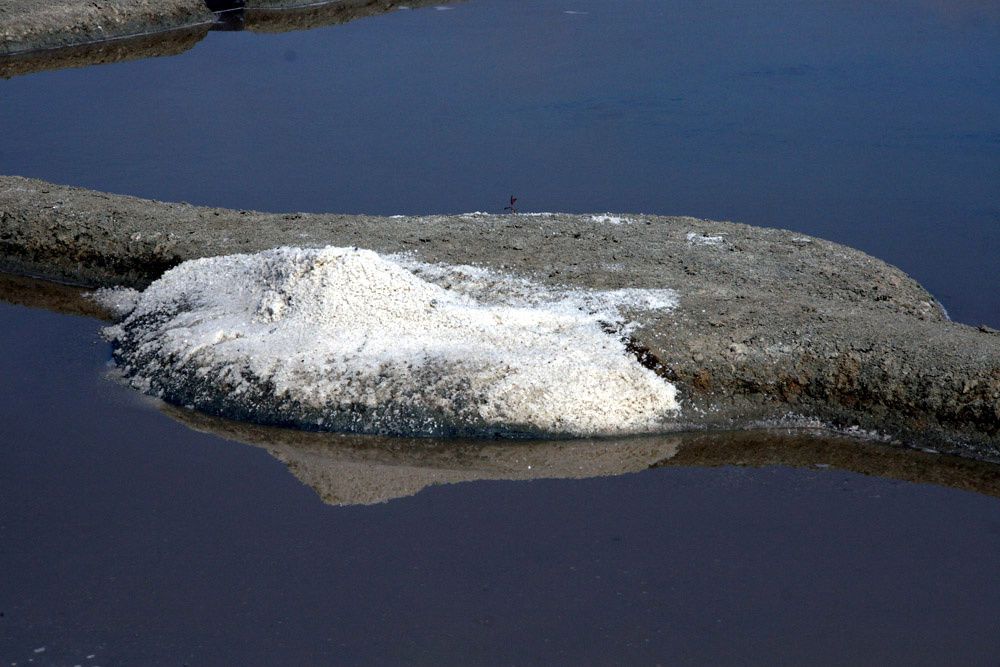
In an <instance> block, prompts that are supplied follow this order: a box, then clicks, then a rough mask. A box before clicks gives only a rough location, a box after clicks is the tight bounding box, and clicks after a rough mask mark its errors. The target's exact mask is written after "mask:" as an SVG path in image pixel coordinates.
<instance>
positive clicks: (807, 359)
mask: <svg viewBox="0 0 1000 667" xmlns="http://www.w3.org/2000/svg"><path fill="white" fill-rule="evenodd" d="M282 245H295V246H306V247H321V246H325V245H336V246H359V247H362V248H369V249H373V250H376V251H379V252H388V253H398V252H409V253H412V255H413V257H414V258H416V259H419V260H421V261H424V262H444V263H448V264H477V265H480V266H483V267H486V268H490V269H493V270H497V271H504V272H509V273H511V274H515V275H519V276H524V277H526V278H530V279H532V280H535V281H538V282H540V283H547V284H550V285H552V286H555V287H558V286H570V287H579V288H585V289H601V290H610V289H621V288H627V287H643V288H652V289H661V288H662V289H674V290H676V291H677V292H678V295H679V305H678V306H677V308H676V309H674V310H672V311H670V312H645V313H638V314H637V316H636V319H637V321H638V327H637V328H636V329H635V330H634V332H633V333H632V335H631V339H630V340H629V343H628V348H629V350H630V352H631V353H632V354H634V355H635V356H636V357H637V358H639V359H640V360H641V361H642V362H643V363H644V364H646V365H647V366H648V367H650V368H653V369H655V371H656V372H657V373H659V374H660V375H661V376H662V377H663V378H664V379H665V380H667V381H669V382H672V383H674V384H675V385H676V386H677V388H678V392H679V396H680V397H681V400H682V405H683V408H682V417H681V418H680V419H679V420H678V422H677V424H676V427H677V428H678V429H681V428H717V429H734V428H745V427H752V426H760V425H766V424H774V423H787V422H788V420H789V419H791V420H793V421H794V423H807V422H808V420H818V421H819V422H822V423H825V424H830V425H832V426H834V427H838V428H845V429H850V428H858V429H863V430H868V431H875V432H878V433H880V434H882V435H884V436H885V437H886V438H887V439H890V440H895V441H898V442H901V443H904V444H909V445H914V446H923V447H933V448H935V449H938V450H941V451H947V452H951V453H957V454H962V455H965V456H969V457H973V458H979V459H984V460H994V461H998V460H1000V336H998V335H996V334H995V333H992V332H990V331H988V330H979V329H977V328H974V327H969V326H965V325H961V324H956V323H953V322H949V321H948V320H947V318H946V317H945V315H944V314H943V310H942V309H941V307H940V306H939V304H937V302H936V301H935V300H934V298H933V297H932V296H931V295H930V294H928V293H927V292H926V291H925V290H924V289H922V288H921V287H920V286H919V285H918V284H917V283H916V282H915V281H913V280H912V279H910V278H909V277H907V276H906V275H905V274H903V273H902V272H901V271H899V270H898V269H896V268H894V267H892V266H889V265H887V264H885V263H884V262H881V261H879V260H877V259H875V258H873V257H870V256H868V255H866V254H864V253H862V252H859V251H857V250H853V249H851V248H847V247H844V246H841V245H838V244H834V243H830V242H827V241H823V240H820V239H815V238H810V237H805V236H802V235H800V234H796V233H793V232H789V231H783V230H777V229H764V228H755V227H749V226H746V225H739V224H734V223H728V222H712V221H705V220H696V219H693V218H680V217H660V216H645V215H562V214H544V215H518V216H501V215H485V214H467V215H451V216H428V217H391V218H379V217H370V216H343V215H312V214H299V213H288V214H268V213H257V212H252V211H234V210H227V209H213V208H203V207H195V206H190V205H187V204H169V203H163V202H153V201H148V200H142V199H137V198H133V197H124V196H116V195H109V194H104V193H98V192H93V191H87V190H82V189H77V188H69V187H64V186H58V185H53V184H49V183H45V182H42V181H37V180H31V179H25V178H20V177H0V263H2V266H3V268H4V269H5V270H8V271H16V272H20V273H30V274H35V275H40V276H44V277H47V278H51V279H58V280H66V281H74V282H79V283H83V284H87V285H94V286H98V285H117V284H123V285H130V286H136V287H143V286H145V285H147V284H149V283H150V282H151V281H152V280H154V279H156V278H157V277H158V276H159V275H161V274H162V273H163V272H164V271H165V270H167V269H168V268H170V267H172V266H175V265H177V264H179V263H180V262H182V261H184V260H187V259H192V258H196V257H206V256H213V255H224V254H232V253H240V252H253V251H258V250H263V249H267V248H272V247H277V246H282Z"/></svg>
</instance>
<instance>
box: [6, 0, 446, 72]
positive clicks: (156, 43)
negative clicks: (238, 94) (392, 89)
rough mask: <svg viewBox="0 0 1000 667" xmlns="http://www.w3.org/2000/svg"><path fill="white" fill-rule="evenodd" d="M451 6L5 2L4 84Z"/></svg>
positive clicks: (369, 0) (360, 1) (418, 0)
mask: <svg viewBox="0 0 1000 667" xmlns="http://www.w3.org/2000/svg"><path fill="white" fill-rule="evenodd" d="M451 1H454V0H436V1H435V2H429V1H428V0H413V1H411V2H404V1H403V0H341V1H334V2H318V3H317V2H302V1H299V2H292V1H287V0H285V1H282V0H248V1H247V2H245V3H244V2H240V1H229V0H219V1H217V2H207V3H206V2H205V0H157V1H155V2H154V1H153V0H95V1H93V2H69V1H68V0H59V1H56V2H34V1H32V0H0V78H10V77H14V76H20V75H24V74H32V73H35V72H42V71H48V70H55V69H63V68H67V67H85V66H89V65H99V64H106V63H113V62H122V61H126V60H138V59H140V58H151V57H156V56H172V55H178V54H180V53H183V52H185V51H187V50H188V49H191V48H193V47H194V46H195V44H197V43H198V42H199V41H201V40H202V39H203V38H204V37H205V36H206V35H207V34H208V32H209V31H210V30H213V29H222V30H233V29H237V30H252V31H255V32H288V31H291V30H306V29H311V28H319V27H324V26H329V25H338V24H342V23H347V22H349V21H354V20H356V19H361V18H366V17H370V16H376V15H379V14H385V13H387V12H391V11H395V10H398V9H401V8H414V9H415V8H418V7H425V6H430V5H442V4H448V2H451ZM210 6H211V7H213V8H217V9H225V8H230V7H232V8H234V9H229V10H228V11H222V12H213V11H211V10H210V9H209V7H210Z"/></svg>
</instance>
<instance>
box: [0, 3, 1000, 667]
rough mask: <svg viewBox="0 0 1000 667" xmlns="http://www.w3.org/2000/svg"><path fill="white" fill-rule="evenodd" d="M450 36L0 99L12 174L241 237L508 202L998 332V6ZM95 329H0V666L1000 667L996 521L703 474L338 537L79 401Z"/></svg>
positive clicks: (316, 515) (276, 44) (500, 504)
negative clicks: (111, 197)
mask: <svg viewBox="0 0 1000 667" xmlns="http://www.w3.org/2000/svg"><path fill="white" fill-rule="evenodd" d="M449 7H450V9H449V10H448V11H437V10H434V9H427V10H420V11H410V12H396V13H393V14H391V15H388V16H383V17H377V18H372V19H366V20H363V21H358V22H355V23H351V24H348V25H344V26H333V27H329V28H322V29H316V30H311V31H306V32H295V33H288V34H281V35H256V34H249V33H225V34H212V35H210V36H209V37H208V38H206V39H205V40H204V41H202V42H201V43H199V44H198V45H197V46H196V47H195V48H194V49H192V50H191V51H189V52H187V53H184V54H182V55H179V56H175V57H171V58H161V59H153V60H147V61H141V62H133V63H122V64H117V65H108V66H102V67H93V68H88V69H82V70H65V71H56V72H47V73H41V74H34V75H30V76H23V77H18V78H14V79H11V80H9V81H0V128H2V131H0V172H3V173H15V174H21V175H26V176H34V177H39V178H45V179H48V180H51V181H56V182H61V183H68V184H73V185H80V186H86V187H92V188H97V189H102V190H109V191H115V192H122V193H127V194H135V195H141V196H148V197H155V198H160V199H167V200H185V201H190V202H194V203H199V204H212V205H222V206H232V207H243V208H257V209H262V210H309V211H358V212H367V213H386V214H392V213H428V212H460V211H471V210H498V209H500V208H501V207H502V206H503V205H504V203H506V202H505V200H506V197H507V196H508V195H509V194H510V193H512V192H513V193H515V194H517V195H518V196H519V198H520V202H519V203H520V204H521V205H522V208H523V209H524V210H563V211H605V210H610V211H644V212H654V213H665V214H689V215H696V216H702V217H714V218H726V219H733V220H739V221H744V222H750V223H754V224H766V225H773V226H780V227H786V228H791V229H796V230H800V231H802V232H806V233H810V234H815V235H818V236H822V237H825V238H829V239H833V240H836V241H840V242H843V243H847V244H849V245H853V246H856V247H860V248H862V249H864V250H867V251H869V252H871V253H873V254H875V255H876V256H878V257H881V258H883V259H886V260H888V261H890V262H892V263H895V264H897V265H899V266H901V267H902V268H904V269H905V270H906V271H908V272H910V273H911V274H913V275H914V276H916V277H917V278H918V279H919V280H920V281H921V282H922V283H924V284H925V285H926V286H927V287H928V288H929V289H931V291H932V292H934V293H935V294H936V295H937V296H938V297H939V298H940V299H941V300H942V301H943V302H944V303H945V305H946V306H947V307H948V308H949V310H950V311H951V313H952V315H953V316H954V317H955V318H956V319H959V320H962V321H967V322H971V323H976V324H978V323H980V322H985V323H988V324H992V325H993V326H1000V290H997V284H998V278H1000V273H998V271H1000V270H998V262H997V257H998V256H1000V177H998V174H1000V120H998V119H1000V114H998V113H997V111H998V109H1000V12H998V11H997V10H996V8H995V5H994V4H993V3H977V2H948V3H945V2H941V3H935V2H931V1H929V0H928V1H926V2H906V3H902V2H900V3H893V2H886V3H867V2H841V3H815V2H805V3H784V2H766V3H754V4H753V6H752V7H751V5H750V4H739V3H737V4H735V5H734V4H733V3H682V2H652V1H648V2H646V1H635V2H619V3H610V2H598V1H596V0H594V1H587V0H574V1H569V0H566V1H563V0H549V1H547V2H501V1H499V0H496V1H491V0H474V1H473V2H469V3H466V4H460V5H449ZM567 12H574V13H567ZM99 327H100V323H99V322H98V321H97V320H94V319H89V318H84V317H76V316H71V315H66V314H56V313H51V312H45V311H42V310H38V309H29V308H25V307H22V306H14V305H5V304H0V350H3V354H2V355H0V378H2V382H0V425H2V428H0V572H3V573H4V576H2V577H0V614H2V615H0V659H2V660H4V661H6V662H5V663H4V664H9V663H11V662H18V664H25V663H26V662H27V660H28V659H33V660H34V664H77V663H80V664H105V665H107V664H174V665H177V664H184V663H189V664H275V663H279V662H281V663H290V664H309V663H313V664H315V663H317V662H346V663H358V662H364V663H371V662H388V661H392V662H396V661H401V660H409V661H413V662H418V663H437V662H450V663H453V662H474V663H523V662H542V661H556V662H561V663H579V662H591V663H612V662H614V663H640V664H641V663H648V664H652V663H654V662H657V661H660V662H665V663H678V662H680V663H701V664H704V663H718V664H746V663H774V662H791V663H806V662H809V663H818V664H887V663H888V664H983V665H986V664H992V663H994V662H995V659H996V656H997V655H1000V627H998V623H997V619H998V618H1000V569H998V568H997V567H996V566H995V564H996V556H997V554H998V553H1000V500H997V498H996V497H993V496H988V495H984V494H979V493H972V492H968V491H960V490H956V489H953V488H945V487H941V486H931V485H927V484H914V483H904V482H897V481H891V480H888V479H885V478H880V477H865V476H861V475H857V474H853V473H849V472H843V471H839V470H835V469H828V468H817V467H812V468H804V469H803V468H799V469H793V468H789V467H784V466H770V467H764V468H735V467H721V468H707V467H697V466H694V467H680V468H657V469H652V470H647V471H644V472H640V473H635V474H628V475H623V476H617V477H603V478H596V479H587V480H535V481H530V482H510V481H478V482H466V483H462V484H454V485H441V486H431V487H429V488H427V489H425V490H423V491H420V492H419V493H417V494H416V495H413V496H408V497H403V498H398V499H395V500H392V501H390V502H387V503H385V504H378V505H373V506H354V507H351V506H342V507H341V506H331V505H326V504H324V503H323V502H321V500H320V498H319V497H318V496H317V494H316V493H315V492H314V491H313V490H312V489H311V488H309V487H308V486H306V485H304V484H302V483H301V482H300V481H299V480H298V479H297V478H296V477H294V476H292V475H290V474H288V471H287V470H286V467H285V465H284V464H283V463H281V462H280V461H278V460H276V459H275V458H273V457H272V456H270V455H269V454H268V453H267V452H266V451H264V450H263V449H259V448H253V447H245V446H240V445H237V444H234V443H232V442H230V441H226V440H223V439H221V438H219V437H218V436H215V435H212V434H210V433H201V432H196V431H193V430H191V429H190V428H188V427H187V426H185V425H183V424H181V423H179V422H177V421H175V420H174V419H171V418H170V417H168V416H167V415H165V414H164V413H162V412H160V411H158V410H156V409H155V408H153V407H151V406H149V405H148V404H146V403H144V402H142V401H140V400H138V399H137V398H136V397H135V396H133V395H132V394H131V393H130V392H128V391H126V390H125V389H123V388H120V387H118V386H117V385H115V384H114V383H112V382H109V381H107V380H106V379H104V368H105V363H106V360H107V358H108V350H107V347H106V345H105V344H104V343H103V342H101V341H100V340H99V338H98V336H97V331H98V329H99ZM42 647H44V648H45V651H42V652H39V653H35V651H36V649H39V648H42ZM88 655H94V656H95V657H94V658H93V659H91V660H87V659H86V657H87V656H88Z"/></svg>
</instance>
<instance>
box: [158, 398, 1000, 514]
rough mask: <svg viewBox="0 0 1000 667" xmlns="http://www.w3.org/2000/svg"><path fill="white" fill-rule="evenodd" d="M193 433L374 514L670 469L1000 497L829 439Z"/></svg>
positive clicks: (958, 471) (207, 422)
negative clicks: (518, 484) (379, 508)
mask: <svg viewBox="0 0 1000 667" xmlns="http://www.w3.org/2000/svg"><path fill="white" fill-rule="evenodd" d="M161 409H162V411H163V412H164V414H166V415H168V416H170V417H171V418H173V419H176V420H177V421H180V422H182V423H183V424H185V425H186V426H188V427H190V428H192V429H194V430H196V431H199V432H204V433H211V434H212V435H216V436H218V437H221V438H225V439H227V440H234V441H237V442H242V443H245V444H249V445H253V446H255V447H260V448H262V449H264V450H266V451H267V452H268V453H269V454H271V456H273V457H275V458H276V459H278V460H279V461H281V462H282V463H284V464H285V465H286V466H287V467H288V470H289V472H291V473H292V474H293V475H295V477H297V478H298V479H299V480H300V481H301V482H302V483H303V484H306V485H308V486H310V487H312V489H313V490H315V491H316V493H317V494H318V495H319V497H320V498H322V499H323V502H325V503H329V504H331V505H369V504H373V503H379V502H385V501H388V500H392V499H394V498H402V497H406V496H412V495H414V494H416V493H417V492H419V491H420V490H422V489H424V488H426V487H428V486H431V485H435V484H457V483H459V482H470V481H476V480H530V479H551V478H565V479H582V478H587V477H606V476H613V475H623V474H626V473H631V472H639V471H642V470H646V469H649V468H657V467H663V466H687V467H693V466H710V467H714V466H730V465H734V466H752V467H760V466H770V465H782V466H789V467H794V468H814V469H816V470H817V471H823V470H826V469H839V470H846V471H850V472H855V473H860V474H864V475H874V476H878V477H883V478H886V479H894V480H900V481H906V482H917V483H923V484H935V485H939V486H947V487H951V488H955V489H961V490H964V491H974V492H977V493H982V494H986V495H991V496H996V497H1000V466H997V465H992V464H987V463H981V462H978V461H972V460H967V459H962V458H958V457H951V456H942V455H938V454H934V453H929V452H923V451H915V450H909V449H902V448H896V447H891V446H888V445H885V444H879V443H873V442H866V441H862V440H858V439H855V438H849V437H844V436H837V435H832V434H830V433H826V432H822V431H812V430H801V429H795V430H793V429H768V430H760V431H737V432H723V433H719V432H716V433H706V432H700V433H678V434H670V435H659V436H647V437H640V438H636V437H632V438H617V439H615V438H612V439H593V440H561V441H552V440H545V441H532V442H523V441H518V442H511V441H483V440H438V439H429V438H387V437H378V436H359V435H349V434H330V433H310V432H304V431H296V430H291V429H282V428H273V427H267V426H258V425H254V424H244V423H240V422H233V421H228V420H224V419H218V418H216V417H210V416H207V415H204V414H201V413H198V412H195V411H193V410H186V409H183V408H178V407H175V406H171V405H166V404H164V405H163V406H162V408H161Z"/></svg>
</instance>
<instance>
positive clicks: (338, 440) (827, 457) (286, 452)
mask: <svg viewBox="0 0 1000 667" xmlns="http://www.w3.org/2000/svg"><path fill="white" fill-rule="evenodd" d="M87 292H88V290H87V289H85V288H81V287H76V286H72V285H61V284H58V283H52V282H47V281H42V280H37V279H34V278H29V277H24V276H17V275H11V274H4V273H0V301H6V302H8V303H12V304H16V305H22V306H28V307H31V308H42V309H45V310H50V311H54V312H58V313H63V314H68V315H79V316H85V317H91V318H96V319H103V320H107V319H109V314H108V313H107V312H106V311H104V310H103V309H101V308H100V307H98V306H97V305H96V304H95V303H93V302H92V301H91V300H90V299H88V298H87V297H86V294H87ZM159 406H160V409H161V410H162V412H163V413H164V414H166V415H168V416H169V417H171V418H172V419H175V420H177V421H179V422H181V423H183V424H184V425H186V426H187V427H189V428H191V429H194V430H196V431H200V432H206V433H210V434H213V435H216V436H218V437H221V438H225V439H227V440H234V441H237V442H242V443H245V444H249V445H253V446H255V447H260V448H262V449H264V450H266V451H267V452H268V453H269V454H271V455H272V456H274V457H275V458H277V459H278V460H280V461H281V462H282V463H284V464H285V465H286V466H287V467H288V469H289V471H290V472H291V473H292V474H293V475H295V476H296V477H297V478H298V479H299V480H301V481H302V483H303V484H306V485H308V486H310V487H312V488H313V489H314V490H315V491H316V493H317V494H318V495H319V496H320V498H322V499H323V501H324V502H326V503H329V504H332V505H366V504H372V503H379V502H385V501H387V500H391V499H394V498H402V497H405V496H412V495H414V494H416V493H417V492H419V491H420V490H422V489H424V488H426V487H428V486H431V485H435V484H457V483H459V482H469V481H475V480H529V479H543V478H567V479H569V478H587V477H603V476H612V475H623V474H626V473H631V472H639V471H642V470H646V469H649V468H655V467H663V466H688V467H694V466H753V467H759V466H771V465H781V466H789V467H794V468H814V469H816V470H817V471H822V470H825V469H839V470H846V471H850V472H855V473H860V474H864V475H874V476H878V477H883V478H886V479H895V480H900V481H906V482H917V483H923V484H935V485H939V486H946V487H951V488H954V489H960V490H964V491H974V492H976V493H982V494H985V495H990V496H995V497H1000V466H998V465H995V464H989V463H983V462H979V461H972V460H969V459H962V458H958V457H952V456H942V455H939V454H935V453H931V452H924V451H916V450H910V449H902V448H897V447H892V446H889V445H885V444H880V443H874V442H867V441H863V440H859V439H856V438H849V437H844V436H838V435H832V434H830V433H827V432H823V431H809V430H802V429H797V430H792V429H781V430H778V429H770V430H759V431H738V432H714V433H709V432H700V433H677V434H670V435H659V436H648V437H639V438H637V437H631V438H620V439H592V440H555V441H553V440H544V441H528V442H526V441H516V442H511V441H491V440H451V439H449V440H439V439H430V438H388V437H378V436H360V435H352V434H335V433H311V432H305V431H296V430H291V429H283V428H274V427H268V426H259V425H256V424H245V423H240V422H233V421H229V420H225V419H219V418H216V417H211V416H208V415H204V414H201V413H198V412H194V411H192V410H186V409H183V408H178V407H175V406H171V405H167V404H159Z"/></svg>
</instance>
